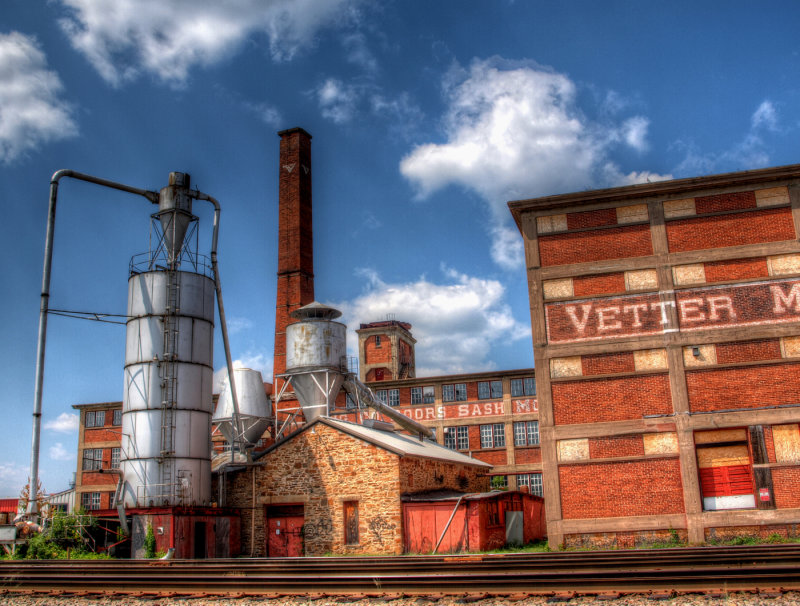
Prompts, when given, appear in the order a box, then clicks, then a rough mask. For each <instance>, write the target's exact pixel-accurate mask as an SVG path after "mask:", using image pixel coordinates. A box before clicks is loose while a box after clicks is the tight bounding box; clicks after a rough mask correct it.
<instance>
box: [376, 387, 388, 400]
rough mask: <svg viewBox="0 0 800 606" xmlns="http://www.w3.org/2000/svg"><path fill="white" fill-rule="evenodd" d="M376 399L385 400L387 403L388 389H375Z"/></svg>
mask: <svg viewBox="0 0 800 606" xmlns="http://www.w3.org/2000/svg"><path fill="white" fill-rule="evenodd" d="M375 399H376V400H378V402H383V403H384V404H386V390H385V389H376V390H375Z"/></svg>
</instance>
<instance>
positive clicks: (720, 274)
mask: <svg viewBox="0 0 800 606" xmlns="http://www.w3.org/2000/svg"><path fill="white" fill-rule="evenodd" d="M704 268H705V274H706V282H726V281H728V280H746V279H748V278H766V277H768V276H769V270H768V269H767V260H766V259H765V258H764V257H756V258H754V259H733V260H731V261H716V262H713V263H705V264H704Z"/></svg>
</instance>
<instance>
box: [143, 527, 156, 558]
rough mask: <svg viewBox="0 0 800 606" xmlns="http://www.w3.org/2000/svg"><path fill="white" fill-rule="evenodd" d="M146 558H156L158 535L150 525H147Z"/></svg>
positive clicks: (145, 539) (145, 535)
mask: <svg viewBox="0 0 800 606" xmlns="http://www.w3.org/2000/svg"><path fill="white" fill-rule="evenodd" d="M144 557H146V558H147V559H149V560H152V559H153V558H154V557H156V533H155V532H153V525H152V524H150V523H148V524H147V532H145V534H144Z"/></svg>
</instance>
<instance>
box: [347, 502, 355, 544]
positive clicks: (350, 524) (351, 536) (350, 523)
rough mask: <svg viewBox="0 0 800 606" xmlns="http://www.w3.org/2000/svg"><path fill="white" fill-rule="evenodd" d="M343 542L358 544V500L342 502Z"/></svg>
mask: <svg viewBox="0 0 800 606" xmlns="http://www.w3.org/2000/svg"><path fill="white" fill-rule="evenodd" d="M344 542H345V544H347V545H358V501H345V502H344Z"/></svg>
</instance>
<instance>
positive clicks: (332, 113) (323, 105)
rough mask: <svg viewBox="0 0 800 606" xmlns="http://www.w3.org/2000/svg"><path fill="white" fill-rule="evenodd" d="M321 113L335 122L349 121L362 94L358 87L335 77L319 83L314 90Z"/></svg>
mask: <svg viewBox="0 0 800 606" xmlns="http://www.w3.org/2000/svg"><path fill="white" fill-rule="evenodd" d="M315 93H316V95H317V100H318V101H319V106H320V109H321V111H322V115H323V117H325V118H328V119H329V120H332V121H333V122H335V123H336V124H343V123H345V122H349V121H350V120H351V119H352V118H353V116H354V115H355V112H356V106H357V105H358V102H359V99H360V97H361V95H362V91H361V90H359V87H357V86H355V85H352V84H344V83H343V82H342V81H341V80H338V79H336V78H328V79H327V80H325V82H323V83H322V84H320V85H319V86H318V87H317V89H316V91H315Z"/></svg>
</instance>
